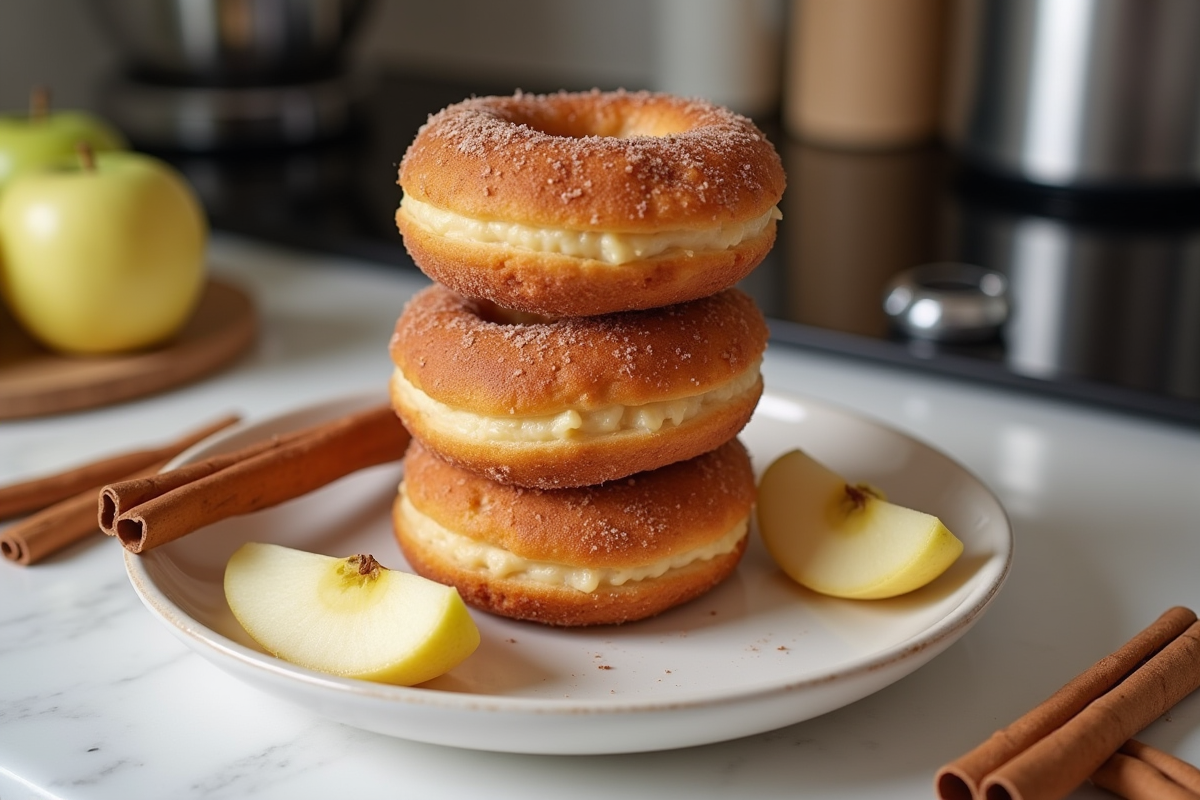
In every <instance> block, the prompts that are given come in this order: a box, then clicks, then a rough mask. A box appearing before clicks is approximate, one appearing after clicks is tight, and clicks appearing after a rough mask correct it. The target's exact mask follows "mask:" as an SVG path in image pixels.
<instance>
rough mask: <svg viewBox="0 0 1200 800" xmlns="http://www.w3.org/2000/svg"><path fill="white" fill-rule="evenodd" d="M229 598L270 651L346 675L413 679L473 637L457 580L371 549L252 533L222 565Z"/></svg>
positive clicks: (435, 669)
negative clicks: (402, 566) (403, 568)
mask: <svg viewBox="0 0 1200 800" xmlns="http://www.w3.org/2000/svg"><path fill="white" fill-rule="evenodd" d="M225 599H226V600H227V601H228V603H229V608H230V609H232V611H233V615H234V616H235V617H236V618H237V620H238V622H239V623H241V625H242V627H243V628H245V629H246V632H247V633H249V634H250V636H251V637H252V638H253V639H254V641H256V642H258V643H259V644H260V645H262V646H263V648H264V649H266V650H267V651H268V652H270V653H272V654H274V655H276V656H278V657H279V658H282V659H284V660H285V661H290V662H292V663H294V664H299V665H300V666H303V667H307V668H309V669H313V670H317V671H319V672H327V673H331V674H334V675H341V676H343V677H348V678H360V679H362V680H368V681H379V682H382V683H394V684H399V685H401V686H411V685H413V684H417V683H423V682H425V681H427V680H431V679H433V678H436V677H437V676H438V675H441V674H443V673H445V672H449V671H450V670H451V669H453V668H454V667H455V666H457V665H458V664H459V663H461V662H462V661H463V660H464V659H466V658H467V656H469V655H471V653H473V652H475V648H476V647H478V646H479V629H478V628H477V627H476V626H475V621H474V620H473V619H471V615H470V614H469V613H468V611H467V607H466V605H465V604H464V603H463V601H462V598H461V597H459V595H458V591H457V590H456V589H454V588H453V587H449V586H443V585H441V584H440V583H434V582H433V581H430V580H427V579H425V578H422V577H420V576H418V575H413V574H411V573H407V572H400V571H397V570H391V569H387V568H385V567H383V566H381V565H380V564H379V563H378V562H377V561H376V560H375V559H374V558H373V557H371V556H369V555H354V556H350V557H349V558H334V557H332V556H325V555H320V554H318V553H308V552H304V551H303V550H295V549H292V548H290V547H283V546H281V545H277V544H264V543H261V542H249V543H247V544H244V545H242V546H241V547H240V548H238V550H237V551H236V552H235V553H234V554H233V556H232V557H231V558H230V559H229V563H228V565H227V566H226V567H225Z"/></svg>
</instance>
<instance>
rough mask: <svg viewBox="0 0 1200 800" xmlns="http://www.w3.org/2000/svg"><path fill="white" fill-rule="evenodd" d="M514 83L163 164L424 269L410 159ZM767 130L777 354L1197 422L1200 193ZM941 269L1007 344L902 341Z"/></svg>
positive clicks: (393, 262)
mask: <svg viewBox="0 0 1200 800" xmlns="http://www.w3.org/2000/svg"><path fill="white" fill-rule="evenodd" d="M514 88H515V87H513V86H504V85H492V84H483V83H477V84H463V83H456V82H442V81H435V80H430V79H428V78H425V77H422V76H420V75H407V74H390V75H382V76H379V77H378V78H377V79H376V80H374V81H372V82H371V83H370V84H368V85H365V86H364V89H363V91H364V101H363V104H362V114H361V118H360V123H359V124H358V125H357V126H355V128H354V129H353V130H351V131H349V132H348V133H347V134H346V135H344V136H343V137H341V138H339V139H336V140H333V141H329V142H324V143H318V144H313V145H311V146H307V147H297V148H281V149H277V150H272V151H266V152H259V153H252V154H246V153H240V152H230V153H220V154H205V153H186V152H179V151H170V152H164V155H165V156H167V157H168V158H170V159H171V160H172V161H173V162H174V163H175V164H176V165H177V166H178V167H179V168H180V169H181V170H182V171H183V172H184V173H185V175H186V176H187V177H188V178H189V180H191V181H192V183H193V185H194V186H195V187H196V188H197V190H198V191H199V193H200V195H201V197H202V199H203V201H204V203H205V205H206V207H207V209H208V212H209V215H210V217H211V219H212V222H213V224H214V226H215V228H217V229H219V230H225V231H230V232H235V233H241V234H246V235H250V236H253V237H258V238H262V239H266V240H269V241H273V242H278V243H281V244H284V245H289V246H296V247H302V248H311V249H317V250H322V251H326V252H334V253H340V254H345V255H348V256H354V257H360V258H363V259H367V260H370V261H374V262H377V263H379V264H382V265H385V267H388V268H395V269H399V270H413V269H415V266H414V265H413V264H412V261H411V260H410V259H409V258H408V255H407V253H406V252H405V251H404V247H403V243H402V241H401V239H400V235H399V234H398V233H397V232H396V226H395V222H394V220H393V216H394V213H395V209H396V207H397V205H398V204H399V202H400V189H399V187H398V186H397V185H396V165H397V163H398V162H399V160H400V158H401V156H402V155H403V153H404V149H405V147H406V146H407V145H408V143H409V142H410V141H411V140H412V137H413V135H414V134H415V133H416V130H417V128H418V127H419V126H420V125H421V124H422V123H424V121H425V119H426V117H427V116H428V115H429V114H430V113H432V112H433V111H436V110H438V109H440V108H442V107H444V106H446V105H448V104H450V103H453V102H457V101H458V100H461V99H462V98H464V97H467V96H469V95H470V94H472V93H476V94H486V93H492V92H501V93H506V92H511V91H513V89H514ZM522 88H523V89H526V90H533V91H536V90H539V89H542V90H547V89H556V88H559V87H536V86H524V87H522ZM568 88H570V87H568ZM575 88H585V87H575ZM762 124H763V127H764V130H765V131H766V132H767V134H768V136H770V137H771V138H772V139H773V140H774V141H775V142H776V144H777V146H778V147H779V150H780V153H781V155H782V157H783V159H784V166H785V167H786V169H787V171H788V176H789V186H788V190H787V193H786V194H785V197H784V201H783V205H782V211H783V214H784V220H783V222H782V223H781V225H780V238H779V242H778V243H777V245H776V247H775V249H774V250H773V251H772V253H771V255H770V256H769V257H768V258H767V260H766V262H765V263H764V264H762V265H761V266H760V267H759V268H758V269H757V270H755V272H754V273H753V274H752V275H751V276H750V277H749V278H748V279H746V280H745V281H744V283H743V287H744V288H745V289H746V290H747V291H749V292H750V293H751V294H752V295H754V296H755V298H756V299H757V300H758V302H759V305H760V306H761V307H762V308H763V310H764V312H765V313H766V314H767V316H768V317H769V320H770V323H771V330H772V336H773V337H774V341H776V342H779V343H787V344H795V345H800V346H803V347H807V348H813V349H816V350H821V351H825V352H831V353H836V354H840V355H849V356H854V357H861V358H866V359H870V360H872V361H876V362H881V363H886V364H893V365H897V366H902V367H905V368H917V369H921V370H927V371H933V372H937V373H940V374H943V375H948V376H954V377H959V378H965V379H969V380H973V381H983V382H986V383H988V384H992V385H995V386H1003V387H1008V388H1013V389H1020V390H1025V391H1031V392H1035V393H1037V394H1039V395H1041V396H1050V397H1058V398H1063V399H1068V400H1072V401H1083V402H1088V403H1095V404H1100V405H1103V406H1107V407H1110V408H1114V409H1119V410H1122V411H1130V412H1136V413H1141V414H1147V415H1150V416H1153V417H1157V418H1162V419H1167V420H1172V421H1176V422H1183V423H1187V424H1191V425H1200V377H1198V375H1197V370H1198V369H1200V204H1198V203H1196V202H1195V201H1194V199H1193V200H1184V199H1177V198H1176V199H1172V200H1171V201H1170V202H1153V201H1138V202H1136V203H1132V204H1131V203H1122V202H1112V201H1110V200H1109V199H1107V198H1092V197H1091V196H1090V195H1089V196H1080V194H1079V193H1076V192H1072V191H1069V190H1064V189H1054V188H1045V187H1037V186H1032V185H1029V184H1024V183H1016V182H1011V181H1002V180H997V179H994V178H992V177H991V176H989V175H987V174H984V173H980V172H978V171H973V170H970V169H965V168H963V166H962V165H961V164H959V163H958V161H957V159H956V158H955V157H954V156H953V155H952V154H951V153H950V152H948V151H947V150H945V149H942V148H939V147H936V146H928V147H923V148H917V149H909V150H897V151H887V152H879V151H868V152H855V151H851V150H835V149H823V148H820V147H815V146H811V145H807V144H804V143H801V142H798V141H796V140H795V139H791V138H789V137H787V136H786V135H784V134H783V133H782V132H781V130H780V128H779V126H778V123H776V122H773V121H772V120H770V119H768V120H764V121H762ZM936 262H960V263H967V264H973V265H976V266H978V267H983V268H986V269H988V270H993V271H995V272H998V273H1000V274H1002V275H1004V276H1005V278H1006V279H1007V282H1008V286H1007V289H1008V296H1009V299H1010V300H1011V309H1010V310H1009V313H1008V315H1007V318H1006V322H1005V323H1004V325H1003V327H1002V329H1001V331H1000V332H999V333H998V334H997V335H995V336H992V337H990V338H986V339H984V340H982V341H975V342H968V343H954V342H939V341H936V340H929V339H921V338H915V337H911V336H907V335H904V334H903V333H902V332H900V331H898V330H897V329H896V327H895V326H894V325H893V323H892V322H891V320H889V317H888V315H887V313H886V311H885V309H884V305H883V298H884V291H885V289H886V287H887V285H888V283H889V281H890V280H891V279H892V278H893V277H894V276H896V275H897V274H898V273H900V272H902V271H904V270H907V269H910V268H912V267H915V266H918V265H922V264H930V263H936ZM397 311H399V309H397Z"/></svg>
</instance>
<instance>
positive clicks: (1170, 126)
mask: <svg viewBox="0 0 1200 800" xmlns="http://www.w3.org/2000/svg"><path fill="white" fill-rule="evenodd" d="M954 8H955V10H956V12H957V13H956V17H955V22H954V23H953V30H954V34H953V36H952V39H951V41H952V43H953V44H954V47H953V55H952V58H951V69H950V70H949V72H948V75H949V77H950V87H949V102H948V114H947V117H948V133H949V137H950V139H951V141H952V142H953V143H954V145H955V147H956V148H958V149H959V150H961V152H962V153H963V154H964V155H965V156H966V158H968V159H970V160H971V161H973V162H974V163H975V164H977V165H979V166H982V167H985V168H987V169H990V170H994V171H996V172H998V173H1001V174H1005V175H1008V176H1011V177H1016V178H1020V179H1023V180H1027V181H1031V182H1034V183H1038V184H1043V185H1047V186H1060V187H1063V186H1070V187H1075V188H1081V189H1093V190H1120V191H1128V190H1131V189H1138V190H1154V191H1162V190H1172V189H1190V188H1195V187H1197V186H1200V3H1196V2H1194V0H960V2H958V3H957V4H956V5H955V7H954Z"/></svg>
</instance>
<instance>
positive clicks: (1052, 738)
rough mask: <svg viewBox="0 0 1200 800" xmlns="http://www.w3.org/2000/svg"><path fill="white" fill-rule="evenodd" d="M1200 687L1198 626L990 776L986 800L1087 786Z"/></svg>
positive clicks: (1037, 799) (1023, 798) (1050, 797)
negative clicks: (1104, 766) (1110, 761)
mask: <svg viewBox="0 0 1200 800" xmlns="http://www.w3.org/2000/svg"><path fill="white" fill-rule="evenodd" d="M1198 687H1200V622H1193V623H1192V624H1191V625H1190V626H1189V627H1188V629H1187V630H1185V631H1184V632H1183V633H1181V634H1180V635H1179V636H1178V638H1176V639H1175V640H1174V641H1172V642H1170V643H1169V644H1168V645H1166V646H1165V647H1164V648H1163V649H1162V650H1160V651H1159V652H1158V653H1156V654H1155V655H1154V656H1152V657H1151V658H1150V660H1148V661H1147V662H1146V663H1145V664H1143V665H1142V666H1140V667H1138V668H1137V669H1136V670H1135V671H1134V672H1133V673H1132V674H1130V675H1129V677H1127V678H1125V680H1123V681H1121V683H1119V684H1118V685H1117V686H1116V687H1114V688H1113V689H1111V690H1109V691H1108V692H1107V693H1106V694H1103V695H1101V696H1100V697H1098V698H1097V699H1096V700H1094V701H1092V702H1091V703H1090V704H1089V705H1088V706H1087V707H1086V708H1084V709H1083V710H1082V711H1080V712H1079V713H1078V714H1077V715H1075V716H1074V717H1072V718H1071V719H1070V720H1068V721H1067V722H1066V723H1065V724H1064V725H1063V726H1062V727H1061V728H1059V729H1058V730H1056V731H1054V732H1053V733H1051V734H1050V735H1048V736H1046V737H1045V738H1044V739H1042V740H1041V741H1038V742H1036V743H1035V744H1033V745H1032V746H1031V747H1030V748H1029V749H1028V750H1026V751H1024V752H1023V753H1021V754H1020V755H1018V756H1016V757H1015V758H1013V759H1012V760H1011V761H1009V762H1008V763H1006V764H1004V765H1003V766H1001V767H1000V768H999V769H997V770H995V771H994V772H992V773H991V774H990V775H988V776H987V778H985V779H984V781H983V787H982V788H983V793H984V795H985V796H986V797H987V798H988V800H1006V799H1008V798H1011V800H1056V799H1057V798H1061V797H1065V796H1066V795H1067V794H1069V793H1070V792H1071V790H1073V789H1074V788H1075V787H1076V786H1078V785H1079V784H1081V783H1083V782H1084V781H1085V780H1086V779H1087V778H1088V776H1089V775H1091V774H1092V773H1094V772H1095V771H1096V770H1097V769H1098V768H1099V767H1100V765H1101V764H1103V763H1104V762H1105V761H1106V760H1108V757H1109V756H1111V755H1112V754H1113V753H1115V752H1116V751H1117V750H1118V749H1119V748H1120V747H1121V745H1122V744H1124V743H1125V741H1126V740H1128V739H1129V738H1131V737H1132V736H1133V735H1134V734H1135V733H1137V732H1138V731H1140V730H1142V729H1143V728H1145V727H1146V726H1147V725H1149V724H1150V723H1151V722H1153V721H1154V720H1155V719H1157V718H1158V717H1160V716H1162V715H1163V714H1165V713H1166V712H1167V711H1168V710H1170V708H1171V706H1173V705H1175V704H1176V703H1178V702H1179V701H1180V700H1182V699H1183V698H1184V697H1187V696H1188V695H1189V694H1191V693H1192V692H1193V691H1195V690H1196V689H1197V688H1198Z"/></svg>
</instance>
